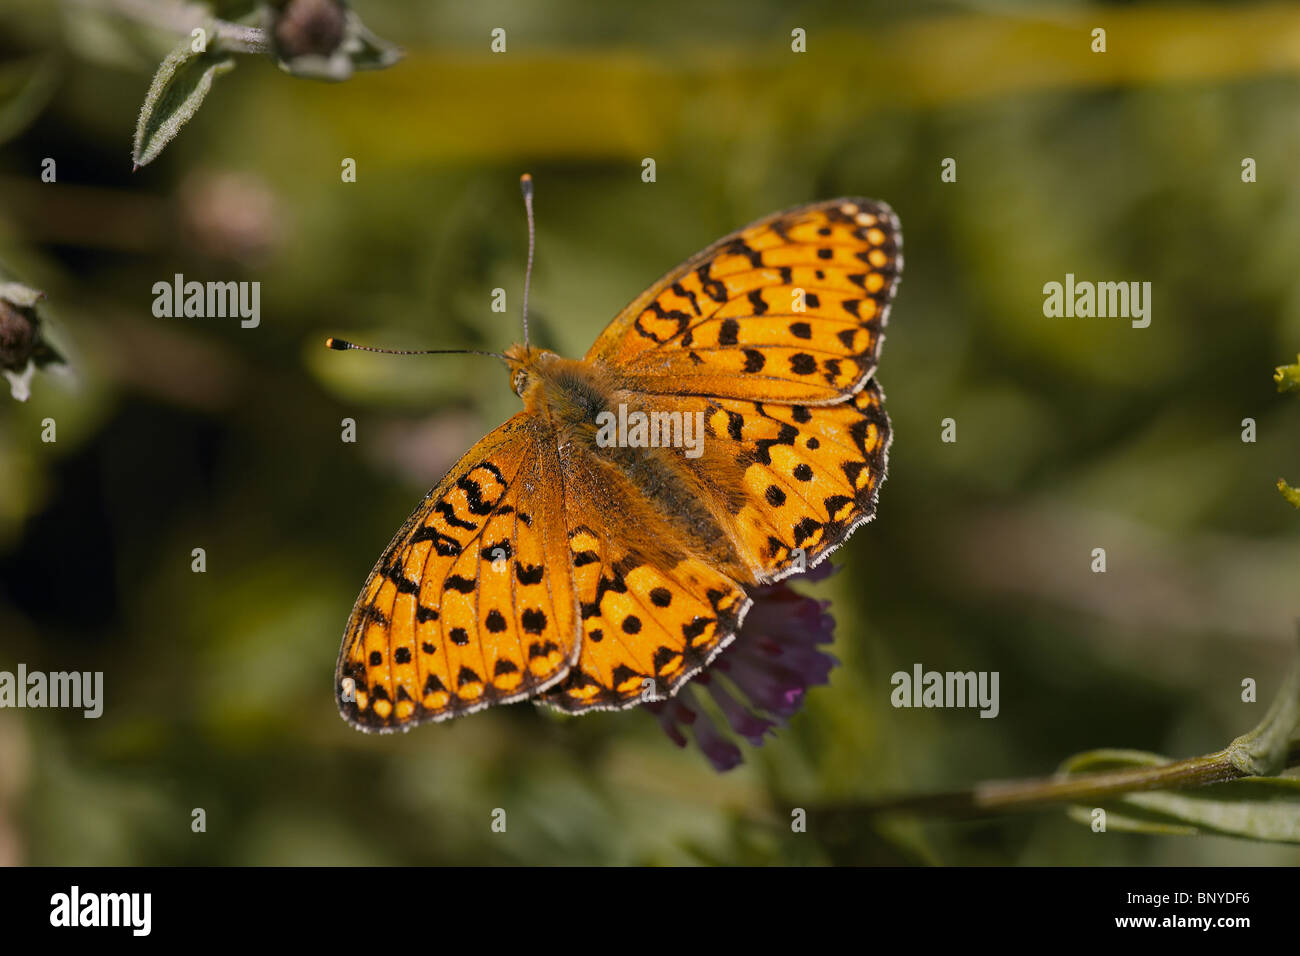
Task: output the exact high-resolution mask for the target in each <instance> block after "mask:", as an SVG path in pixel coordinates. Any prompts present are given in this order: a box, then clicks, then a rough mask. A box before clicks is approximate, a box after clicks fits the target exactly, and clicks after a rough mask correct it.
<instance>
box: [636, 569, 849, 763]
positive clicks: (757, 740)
mask: <svg viewBox="0 0 1300 956" xmlns="http://www.w3.org/2000/svg"><path fill="white" fill-rule="evenodd" d="M831 573H832V570H831V564H830V562H829V561H824V562H822V564H821V565H820V566H819V567H817V568H815V569H814V570H812V571H810V572H808V573H807V574H805V575H802V576H801V579H802V580H808V581H820V580H823V579H825V578H827V577H829V576H830V575H831ZM752 597H753V599H754V603H753V604H752V605H751V606H750V608H749V613H748V614H747V615H746V616H745V622H744V624H742V625H741V628H740V632H739V633H738V634H737V635H736V637H735V639H734V640H733V641H732V642H731V644H730V645H729V646H728V647H726V648H725V649H724V650H723V651H722V653H721V654H719V655H718V656H717V657H716V658H715V659H714V661H713V663H711V664H710V665H709V666H708V668H707V669H706V670H704V671H702V672H701V673H700V674H698V675H696V676H695V678H694V679H693V680H691V681H690V682H689V683H688V684H686V685H685V686H683V687H682V688H681V689H680V690H679V691H678V692H677V694H676V696H674V697H673V698H672V699H670V700H665V701H657V702H655V703H653V704H647V705H646V706H647V707H648V708H649V710H650V711H651V713H653V714H655V716H657V717H658V718H659V724H660V726H662V727H663V729H664V733H666V734H667V735H668V737H669V738H670V739H671V740H672V741H673V743H675V744H677V746H679V747H685V746H686V744H687V740H688V738H687V734H686V730H687V728H689V730H690V732H691V734H693V735H694V737H695V741H696V743H698V744H699V747H700V749H701V750H702V751H704V755H705V756H706V757H707V758H708V759H709V763H711V764H713V767H714V769H716V770H718V771H723V770H730V769H731V768H732V767H735V766H737V765H738V764H740V763H741V762H742V761H743V759H744V758H743V757H742V756H741V751H740V746H739V745H738V744H737V743H736V741H735V740H734V739H733V738H732V736H731V734H729V733H728V732H727V730H728V729H729V730H730V731H731V733H734V734H736V735H737V736H739V737H743V738H744V739H745V740H747V741H749V743H750V744H751V745H752V746H755V747H759V746H761V745H762V743H763V740H764V738H765V737H766V736H767V735H768V734H769V733H775V731H776V728H777V727H778V726H779V725H780V724H783V723H785V722H786V721H787V720H789V719H790V718H791V717H793V716H794V715H795V714H796V713H798V711H799V708H800V707H802V706H803V701H804V695H805V694H806V693H807V691H808V688H809V687H811V686H813V685H814V684H825V683H828V682H829V681H830V673H831V668H833V667H834V666H835V665H836V664H838V663H839V662H838V661H837V660H835V658H833V657H831V656H830V655H829V654H824V653H822V652H821V651H820V650H818V645H820V644H829V643H830V642H831V639H832V636H833V634H832V632H833V631H834V629H835V619H834V618H832V617H831V615H830V614H829V613H828V608H829V607H830V602H829V601H819V600H817V599H816V598H810V597H808V596H806V595H803V594H800V593H799V592H798V591H796V590H795V589H794V588H792V587H790V584H789V579H788V580H787V581H781V582H778V583H776V584H769V585H766V586H764V587H762V588H759V589H758V590H756V591H754V592H753V594H752ZM705 697H709V698H712V700H713V704H714V706H715V709H716V710H717V711H720V712H721V714H722V715H723V717H725V718H726V728H724V729H719V727H718V725H717V724H716V723H715V722H714V721H713V719H712V718H711V717H710V715H709V712H708V711H707V710H705V709H704V708H703V707H702V706H701V705H700V702H701V700H702V699H703V698H705Z"/></svg>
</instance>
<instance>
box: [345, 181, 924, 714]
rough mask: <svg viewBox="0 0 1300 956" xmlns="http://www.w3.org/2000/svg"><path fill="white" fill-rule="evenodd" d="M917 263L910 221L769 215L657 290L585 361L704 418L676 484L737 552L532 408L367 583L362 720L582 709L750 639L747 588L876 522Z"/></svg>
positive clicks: (359, 633) (361, 638) (406, 532)
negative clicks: (889, 366) (689, 530)
mask: <svg viewBox="0 0 1300 956" xmlns="http://www.w3.org/2000/svg"><path fill="white" fill-rule="evenodd" d="M901 268H902V254H901V234H900V231H899V226H898V220H897V218H896V217H895V216H894V214H893V212H892V211H891V210H890V209H889V207H888V206H886V205H884V204H883V203H878V202H875V201H872V200H868V199H858V198H848V199H837V200H831V201H828V202H822V203H815V204H812V205H808V206H801V207H798V208H796V209H791V210H787V211H785V212H782V213H777V214H775V215H772V216H768V217H766V218H764V219H762V220H759V221H758V222H756V223H753V224H751V225H750V226H747V227H745V228H744V229H741V230H739V231H738V232H736V233H734V234H732V235H730V236H727V237H725V238H724V239H722V240H720V241H718V242H716V243H714V244H713V245H712V246H710V247H709V248H708V249H706V250H704V251H703V252H701V253H700V254H698V255H696V256H694V257H692V258H691V259H689V260H688V261H687V262H685V263H683V264H682V265H681V266H679V267H678V268H676V269H674V270H673V271H671V272H670V273H668V274H667V275H666V276H664V277H663V278H662V279H660V280H659V281H658V282H657V283H655V284H654V285H653V286H651V288H650V289H648V290H647V291H646V292H645V293H643V294H642V295H641V296H639V297H638V298H637V299H636V300H634V301H633V302H632V303H631V304H630V305H629V306H628V307H627V308H626V309H624V310H623V311H622V312H621V313H620V314H619V316H618V317H617V318H616V319H615V320H614V321H613V322H612V323H611V324H610V326H609V327H608V328H607V329H606V330H605V332H604V333H603V334H602V335H601V336H600V338H599V339H598V340H597V341H596V343H595V345H594V346H593V347H592V349H591V350H590V352H589V353H588V355H587V357H586V361H587V362H590V363H597V364H600V365H602V366H604V367H606V368H607V369H609V370H610V372H611V374H612V376H613V378H614V380H615V382H616V383H617V385H618V387H619V388H621V389H623V390H624V391H625V392H626V393H627V394H629V395H634V396H639V397H640V398H642V399H644V400H645V401H646V403H647V404H649V405H651V406H653V407H654V408H656V409H659V410H664V411H669V412H672V411H678V412H682V413H684V414H694V413H696V412H699V413H701V414H702V416H703V418H704V421H705V422H706V428H707V438H706V442H707V445H706V452H705V453H704V454H703V456H702V457H701V458H699V459H698V460H696V461H694V462H692V463H690V464H681V465H680V466H677V467H680V468H682V469H688V470H689V472H688V471H686V470H683V471H681V472H679V473H678V475H679V477H681V478H683V479H685V478H686V477H687V475H688V474H689V483H690V486H691V487H692V488H694V489H695V490H696V492H697V493H698V495H699V505H700V507H702V508H705V509H707V510H708V511H709V512H710V513H711V514H712V515H713V518H714V519H715V520H716V522H717V524H716V527H719V528H722V529H724V533H725V535H726V537H727V538H728V539H729V541H728V544H729V545H732V546H734V549H735V551H734V554H735V555H738V556H739V560H740V563H739V564H736V563H735V561H719V560H717V555H718V553H719V552H718V550H717V548H716V542H708V541H700V540H689V537H690V536H689V535H687V536H685V537H684V536H683V535H682V534H681V531H680V526H674V525H672V524H671V523H670V522H668V521H667V520H666V519H665V516H664V515H663V514H661V513H658V512H657V510H656V507H655V505H654V504H653V503H652V502H651V500H650V498H649V497H647V495H646V494H645V489H643V488H640V487H638V486H637V484H636V483H635V480H633V479H632V477H631V475H630V473H629V472H628V471H626V470H622V471H620V470H619V469H618V468H613V467H610V465H609V462H608V461H602V460H601V459H600V458H598V457H597V456H593V455H592V454H591V453H590V452H589V451H584V450H583V449H581V448H579V447H577V446H576V445H575V444H574V443H572V442H568V443H558V442H557V439H556V435H555V433H554V432H553V431H551V430H550V429H549V428H543V426H542V424H541V422H540V421H539V420H537V418H536V417H535V416H534V415H532V414H530V413H522V414H520V415H517V416H515V418H513V419H511V420H510V421H509V422H507V423H506V424H505V425H503V426H501V427H500V428H498V429H497V430H496V431H495V432H493V433H492V434H490V435H489V436H488V437H487V438H485V439H484V440H483V441H482V442H480V443H479V444H478V445H476V446H475V448H474V449H473V450H471V451H470V453H469V454H468V455H466V456H465V458H463V459H462V460H461V462H460V463H459V464H458V465H457V466H456V467H455V468H454V469H453V470H452V471H451V473H449V474H448V476H447V477H446V478H445V479H444V480H443V481H442V482H441V483H440V484H439V485H438V486H437V487H436V488H435V489H433V491H431V492H430V493H429V495H428V496H427V497H426V499H425V502H424V503H423V504H422V505H421V506H420V507H419V508H417V509H416V511H415V513H414V514H413V515H412V516H411V518H410V519H408V521H407V523H406V524H405V525H404V526H403V528H402V529H401V530H400V531H399V532H398V534H397V536H396V537H395V538H394V539H393V542H392V543H391V544H390V545H389V548H388V549H387V550H386V551H385V553H384V556H383V557H382V558H381V559H380V562H379V563H378V564H377V565H376V567H375V569H374V570H373V571H372V572H371V575H370V578H369V579H368V580H367V582H366V585H365V587H364V588H363V589H362V593H361V596H360V598H359V599H358V601H357V603H356V606H355V607H354V609H353V612H352V616H351V619H350V620H349V623H348V628H347V632H346V634H345V639H344V645H343V649H342V651H341V653H340V658H339V666H338V672H337V676H338V680H337V683H338V688H339V697H340V709H341V710H342V712H343V714H344V716H345V718H347V719H348V720H349V722H351V723H353V724H354V725H355V726H358V727H360V728H362V729H366V730H393V729H399V728H400V729H404V728H408V727H410V726H413V725H414V724H416V723H420V722H423V721H426V720H441V719H445V718H447V717H452V716H456V715H459V714H463V713H469V712H472V711H474V710H478V709H481V708H483V707H487V706H490V705H491V704H494V703H506V702H509V701H513V700H518V699H521V698H524V697H529V696H536V697H538V698H539V699H540V700H542V701H544V702H546V703H548V704H551V705H552V706H556V707H559V708H560V709H563V710H566V711H570V712H582V711H586V710H591V709H609V708H618V707H627V706H631V705H634V704H637V703H640V702H642V701H644V700H651V699H662V698H663V697H666V696H669V695H671V694H672V693H673V692H674V691H675V690H676V689H677V688H679V687H680V686H681V685H682V684H683V683H684V682H685V681H686V680H688V679H689V678H690V677H691V675H693V674H694V673H696V672H697V671H698V670H699V669H700V668H701V667H703V666H705V665H706V664H707V663H708V662H709V661H710V660H711V659H712V658H713V657H714V656H715V655H716V654H717V653H718V652H719V651H721V650H722V649H723V648H724V647H725V646H726V644H727V643H728V642H729V641H730V640H731V639H732V638H733V637H734V635H735V633H736V632H737V631H738V630H739V628H740V626H741V623H742V621H743V618H744V614H745V612H746V610H747V609H748V607H749V603H750V601H749V598H748V596H747V595H746V593H745V589H746V587H749V586H751V585H752V584H755V583H763V582H766V581H772V580H776V579H779V578H781V577H783V576H785V575H786V574H790V573H794V572H796V571H798V570H801V569H803V568H805V567H812V566H813V565H815V564H816V563H817V562H818V561H819V560H821V559H822V558H823V557H825V556H826V555H827V554H829V553H830V551H832V550H833V549H834V548H835V547H837V546H838V545H839V544H840V543H841V542H842V541H843V540H844V538H845V537H847V535H848V534H849V533H851V532H852V531H853V529H854V528H856V527H857V526H859V525H860V524H861V523H863V522H864V521H866V520H868V519H869V518H870V517H871V515H872V514H873V513H874V509H875V502H876V496H877V493H878V490H879V484H880V482H881V481H882V480H883V478H884V475H885V468H886V456H887V452H888V447H889V441H890V429H889V420H888V417H887V416H886V415H885V412H884V407H883V396H882V395H881V393H880V390H879V387H878V386H877V385H876V384H875V383H874V382H872V381H871V377H872V375H873V373H874V371H875V368H876V362H877V359H878V355H879V350H880V344H881V341H882V338H883V328H884V325H885V321H886V318H887V316H888V311H889V306H890V303H891V301H892V299H893V295H894V292H895V289H896V286H897V281H898V276H899V273H900V271H901ZM671 470H672V469H671V468H670V469H669V471H671Z"/></svg>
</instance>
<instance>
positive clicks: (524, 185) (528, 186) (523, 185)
mask: <svg viewBox="0 0 1300 956" xmlns="http://www.w3.org/2000/svg"><path fill="white" fill-rule="evenodd" d="M519 188H520V189H521V190H522V191H523V194H524V195H525V196H531V195H532V194H533V177H532V176H530V175H529V174H528V173H524V174H523V175H522V176H520V177H519Z"/></svg>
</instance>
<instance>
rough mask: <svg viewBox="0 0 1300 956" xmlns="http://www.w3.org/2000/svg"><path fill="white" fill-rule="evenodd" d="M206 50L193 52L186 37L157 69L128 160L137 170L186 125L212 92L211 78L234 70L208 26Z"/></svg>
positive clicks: (149, 161)
mask: <svg viewBox="0 0 1300 956" xmlns="http://www.w3.org/2000/svg"><path fill="white" fill-rule="evenodd" d="M207 35H208V37H209V40H208V45H207V49H206V50H205V51H204V52H202V53H197V52H195V51H194V47H193V43H194V41H193V39H192V38H191V37H186V38H185V39H184V40H182V41H181V43H180V45H179V46H177V47H176V49H174V50H172V52H171V53H169V54H167V58H166V59H164V60H163V61H162V65H161V66H159V67H158V72H157V73H155V74H154V78H153V83H151V84H150V85H149V94H148V95H147V96H146V97H145V100H144V106H143V107H141V108H140V121H139V122H138V123H137V124H136V128H135V148H134V149H133V150H132V153H131V158H132V160H133V161H134V162H135V167H136V169H139V168H140V167H141V166H145V165H147V164H148V163H151V162H153V160H154V159H155V158H157V156H158V154H159V153H161V152H162V150H163V147H165V146H166V145H167V144H168V143H170V142H171V141H172V140H173V139H174V138H175V137H176V134H177V133H178V132H180V129H181V127H182V126H184V125H185V124H186V123H188V122H189V120H190V117H192V116H193V115H194V114H195V112H196V111H197V110H198V108H199V106H200V105H202V103H203V100H204V98H205V97H206V96H207V95H208V91H209V90H210V89H212V80H213V77H216V76H219V75H220V74H222V73H226V72H228V71H230V70H232V69H234V67H235V61H234V59H233V58H232V57H231V56H230V55H229V54H228V53H226V52H224V51H222V50H221V49H220V48H219V47H218V45H217V39H216V29H215V27H213V26H212V25H211V24H209V26H208V29H207Z"/></svg>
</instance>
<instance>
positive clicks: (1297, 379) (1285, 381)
mask: <svg viewBox="0 0 1300 956" xmlns="http://www.w3.org/2000/svg"><path fill="white" fill-rule="evenodd" d="M1273 381H1275V382H1277V390H1278V391H1279V392H1294V391H1297V390H1300V355H1297V356H1296V364H1295V365H1279V366H1278V368H1277V371H1275V372H1274V373H1273Z"/></svg>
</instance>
